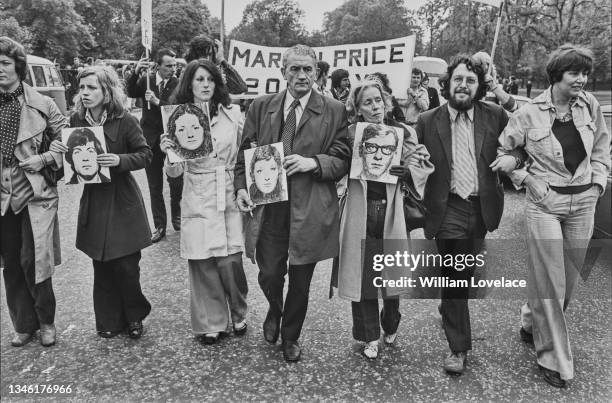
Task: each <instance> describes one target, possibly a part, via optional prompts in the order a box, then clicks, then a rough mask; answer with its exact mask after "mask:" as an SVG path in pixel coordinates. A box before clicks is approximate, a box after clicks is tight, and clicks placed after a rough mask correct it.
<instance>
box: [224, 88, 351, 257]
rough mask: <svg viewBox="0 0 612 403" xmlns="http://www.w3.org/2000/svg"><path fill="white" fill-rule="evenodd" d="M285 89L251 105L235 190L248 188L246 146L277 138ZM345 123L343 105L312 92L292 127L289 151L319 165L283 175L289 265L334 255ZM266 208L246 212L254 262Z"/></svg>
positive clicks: (346, 157) (347, 154) (346, 152)
mask: <svg viewBox="0 0 612 403" xmlns="http://www.w3.org/2000/svg"><path fill="white" fill-rule="evenodd" d="M286 92H287V90H285V91H282V92H280V93H278V94H274V95H264V96H262V97H259V98H256V99H255V101H253V103H252V104H251V107H250V108H249V112H248V113H247V117H246V122H245V124H244V130H243V132H242V143H241V146H240V152H239V153H238V160H237V162H236V169H235V172H236V178H235V180H234V187H235V188H236V190H239V189H246V176H245V166H244V150H245V149H247V148H250V147H251V145H252V144H253V143H255V144H257V145H258V146H262V145H266V144H272V143H277V142H279V141H280V136H281V129H282V125H283V104H284V100H285V94H286ZM347 127H348V120H347V117H346V109H345V107H344V104H342V103H340V102H338V101H336V100H335V99H332V98H328V97H324V96H322V95H321V94H318V93H317V92H315V91H312V92H311V94H310V98H309V100H308V103H307V104H306V108H304V113H303V114H302V117H301V119H300V122H299V123H298V124H297V127H296V133H295V137H294V139H293V154H299V155H301V156H303V157H310V158H314V159H315V160H316V161H317V163H318V166H319V168H320V169H318V170H316V171H314V172H305V173H298V174H294V175H292V176H290V177H288V178H287V182H288V185H289V203H290V208H289V211H290V212H289V214H290V224H289V225H290V228H289V251H288V252H289V264H291V265H304V264H310V263H316V262H318V261H321V260H325V259H329V258H332V257H334V256H336V255H337V254H338V247H339V242H338V233H339V228H340V227H339V216H340V213H339V209H338V196H337V194H336V181H337V180H339V179H341V178H342V177H343V176H344V175H346V173H347V172H348V166H349V161H350V158H351V149H350V147H349V145H348V137H347ZM265 208H266V205H261V206H257V207H256V208H255V209H254V210H253V217H252V218H251V217H250V216H247V224H246V229H245V252H246V255H247V256H248V257H249V258H251V260H252V261H254V259H255V246H256V245H257V240H258V238H259V234H260V230H261V226H262V225H263V224H264V223H263V222H262V221H263V216H264V214H263V212H264V209H265Z"/></svg>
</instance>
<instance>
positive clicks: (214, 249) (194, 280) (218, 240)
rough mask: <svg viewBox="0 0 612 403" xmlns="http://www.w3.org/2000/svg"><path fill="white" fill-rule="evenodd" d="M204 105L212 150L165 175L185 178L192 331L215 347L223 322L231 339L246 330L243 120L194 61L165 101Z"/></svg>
mask: <svg viewBox="0 0 612 403" xmlns="http://www.w3.org/2000/svg"><path fill="white" fill-rule="evenodd" d="M205 102H206V103H208V110H207V111H206V113H207V114H208V116H209V121H210V132H209V136H211V137H212V144H213V150H212V152H211V153H209V154H208V155H206V156H202V157H200V158H196V159H189V160H186V161H184V162H180V163H170V162H169V161H168V158H166V173H167V174H168V176H171V177H172V176H178V175H183V174H184V185H183V198H182V200H181V257H182V258H184V259H187V264H188V266H189V285H190V290H191V307H190V310H191V326H192V331H193V333H194V334H195V335H196V336H197V338H198V339H199V340H200V341H201V342H202V343H204V344H214V343H216V342H217V341H218V340H219V338H220V337H221V336H222V335H223V334H225V332H226V330H227V328H228V327H229V318H230V317H231V320H232V325H233V330H234V334H236V335H239V336H242V335H244V334H245V333H246V330H247V323H246V314H247V303H246V296H247V292H248V286H247V281H246V276H245V274H244V269H243V266H242V251H243V249H244V247H243V235H242V234H243V227H242V215H241V213H240V211H239V210H238V208H237V207H236V204H235V203H234V199H235V197H234V182H233V179H234V165H235V164H236V157H237V156H238V146H239V142H240V138H241V133H242V125H243V119H242V115H241V113H240V108H239V107H238V106H237V105H232V104H231V100H230V97H229V93H228V89H227V87H226V85H225V83H224V81H223V78H222V76H221V72H220V70H219V69H218V68H217V66H216V65H215V64H214V63H212V62H211V61H209V60H206V59H198V60H193V61H191V62H189V63H188V64H187V67H185V71H184V73H183V75H182V76H181V80H180V82H179V84H178V86H177V87H176V89H175V92H174V94H173V95H172V97H171V103H173V104H204V103H205ZM207 130H208V129H206V130H205V131H207ZM160 147H161V149H162V151H164V152H167V151H168V149H173V148H176V147H177V144H176V143H175V142H174V141H172V139H171V138H170V137H169V136H167V135H164V136H162V140H161V144H160Z"/></svg>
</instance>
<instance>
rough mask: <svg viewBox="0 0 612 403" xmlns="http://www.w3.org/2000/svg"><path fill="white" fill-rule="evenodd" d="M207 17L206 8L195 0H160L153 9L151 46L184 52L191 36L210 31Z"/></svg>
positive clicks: (208, 14)
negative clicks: (170, 0) (175, 0)
mask: <svg viewBox="0 0 612 403" xmlns="http://www.w3.org/2000/svg"><path fill="white" fill-rule="evenodd" d="M209 18H210V12H209V11H208V8H207V7H206V6H205V5H203V4H201V3H199V2H197V1H195V0H183V1H180V2H160V3H159V5H158V6H157V7H155V8H154V9H153V47H154V48H156V49H159V48H162V47H164V48H170V49H172V50H174V51H175V52H176V53H177V54H179V55H182V54H184V53H185V51H186V50H187V45H188V44H189V41H190V40H191V39H192V38H193V37H195V36H197V35H200V34H203V33H209V32H210V26H209Z"/></svg>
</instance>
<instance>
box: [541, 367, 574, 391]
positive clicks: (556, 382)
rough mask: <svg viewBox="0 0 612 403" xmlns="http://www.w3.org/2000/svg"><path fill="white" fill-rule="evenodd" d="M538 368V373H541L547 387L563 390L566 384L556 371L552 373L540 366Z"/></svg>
mask: <svg viewBox="0 0 612 403" xmlns="http://www.w3.org/2000/svg"><path fill="white" fill-rule="evenodd" d="M538 366H539V367H540V372H541V373H542V376H543V377H544V380H545V381H546V382H547V383H548V384H549V385H552V386H554V387H555V388H564V387H565V385H566V384H567V382H565V381H564V380H563V379H561V375H560V374H559V373H558V372H557V371H553V370H552V369H548V368H544V367H543V366H541V365H538Z"/></svg>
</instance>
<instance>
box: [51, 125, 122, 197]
mask: <svg viewBox="0 0 612 403" xmlns="http://www.w3.org/2000/svg"><path fill="white" fill-rule="evenodd" d="M62 143H64V144H65V145H66V147H68V151H67V152H66V153H65V154H64V178H65V179H64V180H65V181H66V184H67V185H74V184H77V183H107V182H110V181H111V176H110V171H109V169H108V167H101V166H100V165H99V164H98V160H97V158H98V155H99V154H105V153H106V140H105V139H104V129H103V128H102V126H96V127H72V128H66V129H62Z"/></svg>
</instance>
